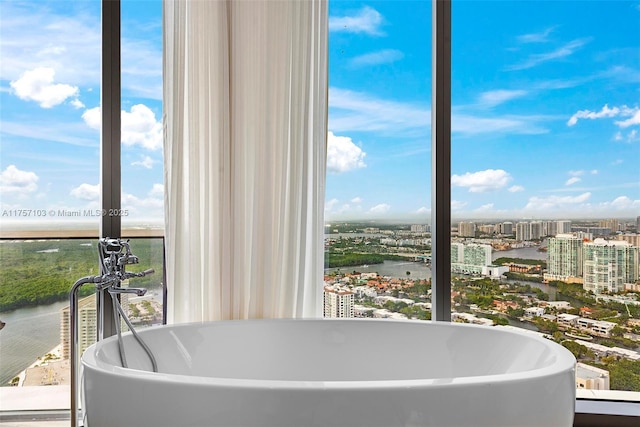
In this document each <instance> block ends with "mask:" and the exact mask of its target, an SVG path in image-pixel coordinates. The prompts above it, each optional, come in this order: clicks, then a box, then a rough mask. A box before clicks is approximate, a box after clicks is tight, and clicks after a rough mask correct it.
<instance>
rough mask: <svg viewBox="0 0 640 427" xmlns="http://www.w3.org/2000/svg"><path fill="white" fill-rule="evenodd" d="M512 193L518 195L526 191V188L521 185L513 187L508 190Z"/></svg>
mask: <svg viewBox="0 0 640 427" xmlns="http://www.w3.org/2000/svg"><path fill="white" fill-rule="evenodd" d="M508 191H509V192H510V193H517V192H520V191H524V187H523V186H521V185H512V186H511V187H509V190H508Z"/></svg>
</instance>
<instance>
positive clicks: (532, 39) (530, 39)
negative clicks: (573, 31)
mask: <svg viewBox="0 0 640 427" xmlns="http://www.w3.org/2000/svg"><path fill="white" fill-rule="evenodd" d="M555 29H556V27H549V28H547V29H545V30H544V31H542V32H540V33H531V34H523V35H521V36H518V41H519V42H521V43H545V42H548V41H549V38H548V37H549V34H551V33H552V32H553V31H554V30H555Z"/></svg>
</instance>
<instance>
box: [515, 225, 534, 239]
mask: <svg viewBox="0 0 640 427" xmlns="http://www.w3.org/2000/svg"><path fill="white" fill-rule="evenodd" d="M516 240H519V241H521V242H524V241H525V240H531V228H530V226H529V223H528V222H519V223H517V224H516Z"/></svg>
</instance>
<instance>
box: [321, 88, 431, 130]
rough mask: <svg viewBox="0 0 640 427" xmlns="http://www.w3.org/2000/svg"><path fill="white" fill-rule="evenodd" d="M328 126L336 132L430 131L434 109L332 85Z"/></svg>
mask: <svg viewBox="0 0 640 427" xmlns="http://www.w3.org/2000/svg"><path fill="white" fill-rule="evenodd" d="M329 108H330V114H329V129H331V130H333V131H334V132H349V131H366V132H371V131H375V132H384V131H386V132H388V133H389V134H393V135H394V136H396V137H397V136H404V135H407V134H409V135H412V136H415V135H416V134H417V135H422V136H426V135H428V129H429V125H430V119H431V111H430V110H429V109H428V108H426V107H423V106H420V105H412V104H410V103H402V102H395V101H389V100H385V99H380V98H376V97H373V96H370V95H368V94H365V93H361V92H354V91H350V90H346V89H338V88H330V89H329Z"/></svg>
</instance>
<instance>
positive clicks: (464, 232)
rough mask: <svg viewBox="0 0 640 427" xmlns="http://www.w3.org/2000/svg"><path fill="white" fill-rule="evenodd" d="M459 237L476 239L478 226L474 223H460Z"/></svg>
mask: <svg viewBox="0 0 640 427" xmlns="http://www.w3.org/2000/svg"><path fill="white" fill-rule="evenodd" d="M458 236H460V237H475V236H476V224H475V223H473V222H464V221H462V222H460V223H458Z"/></svg>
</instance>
